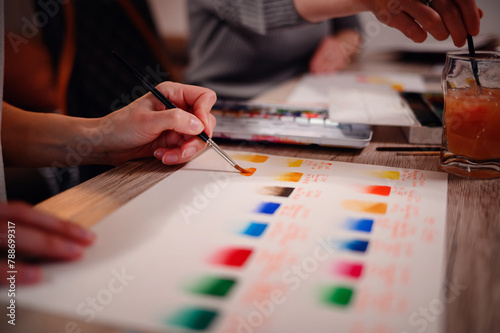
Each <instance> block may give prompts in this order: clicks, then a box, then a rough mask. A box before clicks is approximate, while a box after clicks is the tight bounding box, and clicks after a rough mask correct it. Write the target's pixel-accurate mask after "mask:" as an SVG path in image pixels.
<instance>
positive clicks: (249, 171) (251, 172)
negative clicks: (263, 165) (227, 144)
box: [237, 167, 257, 177]
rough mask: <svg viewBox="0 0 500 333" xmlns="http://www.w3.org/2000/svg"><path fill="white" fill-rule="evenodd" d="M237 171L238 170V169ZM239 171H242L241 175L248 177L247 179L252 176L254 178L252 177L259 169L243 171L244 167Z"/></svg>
mask: <svg viewBox="0 0 500 333" xmlns="http://www.w3.org/2000/svg"><path fill="white" fill-rule="evenodd" d="M237 169H238V168H237ZM240 169H241V170H240ZM238 170H239V171H240V174H241V175H242V176H246V177H250V176H252V175H253V174H254V173H255V171H257V169H256V168H246V169H243V168H242V167H239V169H238Z"/></svg>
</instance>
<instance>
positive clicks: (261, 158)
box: [231, 154, 269, 163]
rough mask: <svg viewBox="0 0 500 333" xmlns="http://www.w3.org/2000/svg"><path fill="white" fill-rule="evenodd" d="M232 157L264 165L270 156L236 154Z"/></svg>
mask: <svg viewBox="0 0 500 333" xmlns="http://www.w3.org/2000/svg"><path fill="white" fill-rule="evenodd" d="M231 157H232V158H234V159H235V160H240V161H247V162H252V163H264V162H265V161H267V159H268V158H269V156H265V155H255V154H235V155H232V156H231Z"/></svg>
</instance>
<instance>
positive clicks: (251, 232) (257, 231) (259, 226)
mask: <svg viewBox="0 0 500 333" xmlns="http://www.w3.org/2000/svg"><path fill="white" fill-rule="evenodd" d="M266 228H267V223H260V222H250V224H249V225H248V226H247V228H246V229H245V230H243V232H242V234H244V235H247V236H252V237H260V236H262V234H263V233H264V231H265V230H266Z"/></svg>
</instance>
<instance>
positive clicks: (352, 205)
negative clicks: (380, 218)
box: [341, 200, 387, 214]
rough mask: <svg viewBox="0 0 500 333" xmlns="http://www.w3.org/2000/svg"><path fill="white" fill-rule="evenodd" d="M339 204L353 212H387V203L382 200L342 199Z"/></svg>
mask: <svg viewBox="0 0 500 333" xmlns="http://www.w3.org/2000/svg"><path fill="white" fill-rule="evenodd" d="M341 204H342V207H344V208H345V209H348V210H352V211H355V212H361V213H372V214H385V213H386V212H387V204H386V203H383V202H373V201H362V200H344V201H342V203H341Z"/></svg>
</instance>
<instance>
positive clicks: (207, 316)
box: [167, 307, 217, 331]
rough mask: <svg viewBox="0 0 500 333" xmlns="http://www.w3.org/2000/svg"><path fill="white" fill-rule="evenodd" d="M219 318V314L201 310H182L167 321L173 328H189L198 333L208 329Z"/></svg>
mask: <svg viewBox="0 0 500 333" xmlns="http://www.w3.org/2000/svg"><path fill="white" fill-rule="evenodd" d="M216 317H217V312H216V311H213V310H208V309H200V308H194V307H193V308H183V309H180V310H179V311H178V312H177V313H176V314H175V315H174V316H173V317H171V318H169V319H168V320H167V323H168V324H170V325H172V326H178V327H183V328H189V329H192V330H196V331H203V330H205V329H207V328H208V327H209V326H210V324H211V323H212V322H213V320H214V319H215V318H216Z"/></svg>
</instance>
